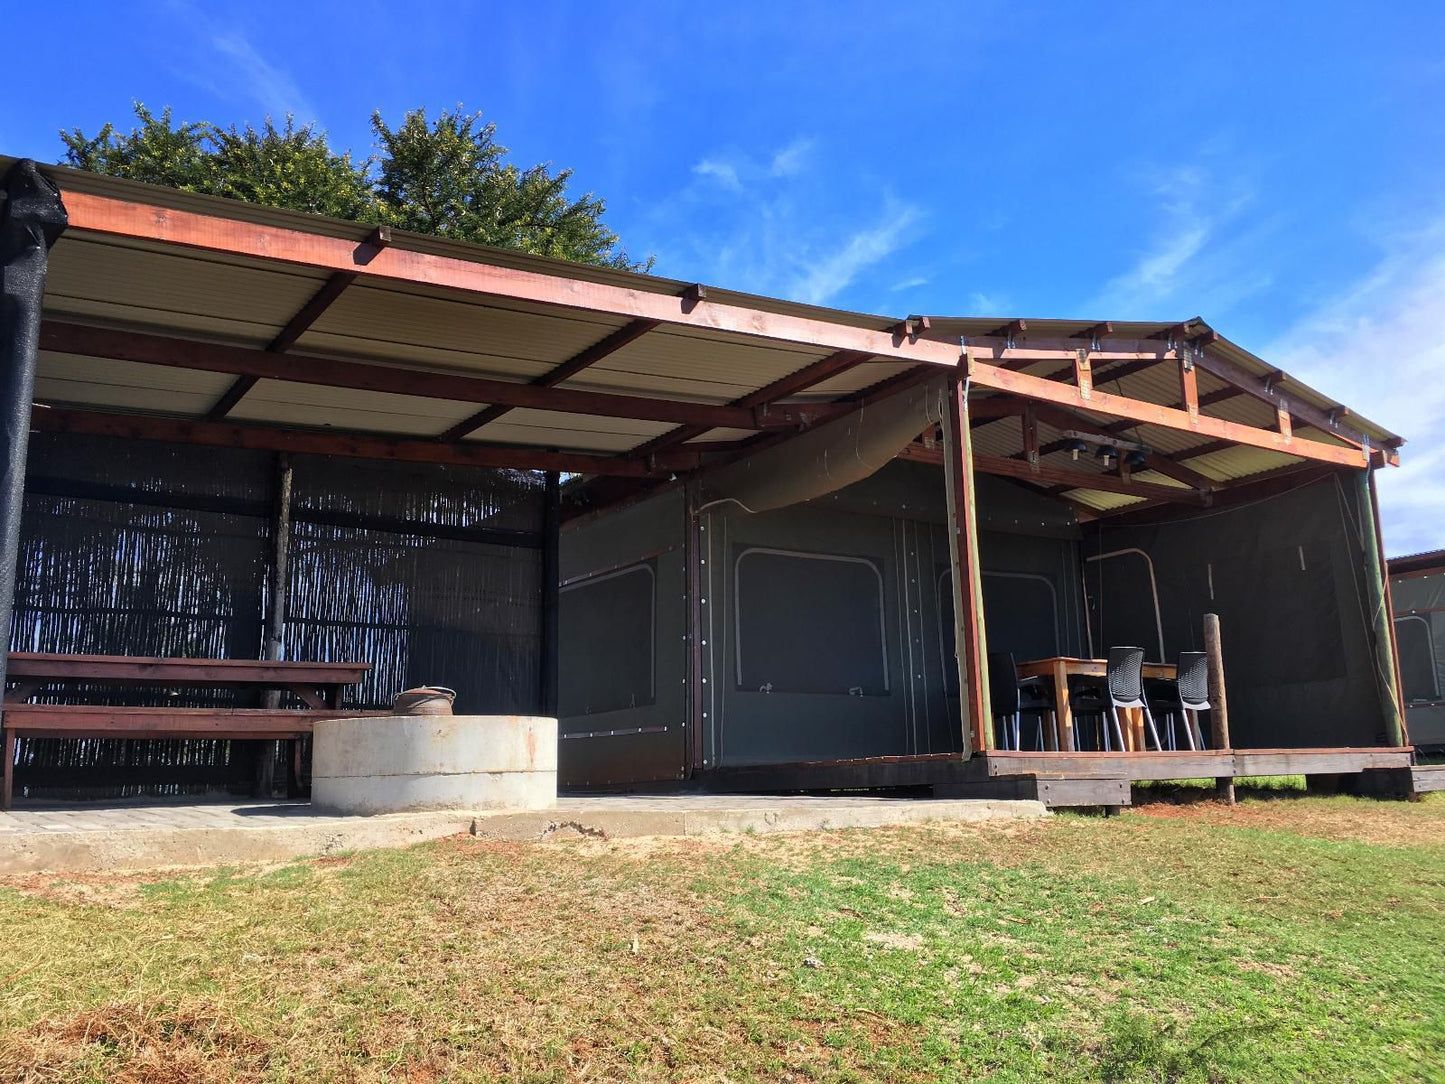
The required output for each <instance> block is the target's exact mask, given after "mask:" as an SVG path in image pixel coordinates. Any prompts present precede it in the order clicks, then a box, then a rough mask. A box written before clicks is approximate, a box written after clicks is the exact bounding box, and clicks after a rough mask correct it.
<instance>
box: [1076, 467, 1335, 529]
mask: <svg viewBox="0 0 1445 1084" xmlns="http://www.w3.org/2000/svg"><path fill="white" fill-rule="evenodd" d="M1344 469H1348V468H1341V467H1334V466H1330V465H1329V464H1324V463H1309V462H1305V463H1290V464H1287V465H1286V466H1283V467H1279V468H1276V469H1275V470H1271V471H1263V472H1261V473H1259V474H1254V475H1250V476H1249V477H1248V478H1240V479H1237V480H1236V481H1233V482H1229V483H1228V484H1226V485H1223V486H1221V487H1220V488H1219V489H1217V490H1215V492H1214V496H1213V500H1212V501H1211V502H1210V508H1211V509H1221V508H1229V507H1231V506H1233V505H1237V504H1247V503H1249V502H1251V501H1257V500H1262V499H1264V498H1266V497H1275V496H1279V495H1280V494H1282V493H1289V492H1292V491H1293V490H1296V489H1300V488H1301V487H1303V486H1307V485H1311V484H1313V483H1315V482H1318V481H1320V480H1322V479H1324V478H1329V477H1331V476H1332V475H1336V474H1339V473H1340V471H1341V470H1344ZM1178 514H1179V513H1178V510H1177V508H1174V507H1172V506H1169V505H1168V502H1165V501H1152V500H1151V501H1150V502H1148V503H1147V504H1135V505H1130V506H1129V507H1127V508H1116V509H1111V510H1109V511H1107V512H1101V513H1099V516H1100V518H1106V517H1107V518H1108V520H1109V522H1110V523H1119V524H1126V525H1136V526H1146V525H1148V524H1152V523H1160V522H1165V521H1167V520H1169V519H1172V518H1176V517H1177V516H1178Z"/></svg>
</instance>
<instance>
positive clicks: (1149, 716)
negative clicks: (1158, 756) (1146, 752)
mask: <svg viewBox="0 0 1445 1084" xmlns="http://www.w3.org/2000/svg"><path fill="white" fill-rule="evenodd" d="M1144 721H1145V722H1146V723H1148V724H1149V733H1151V734H1153V735H1154V748H1155V749H1158V750H1159V751H1160V752H1161V753H1162V752H1163V751H1164V743H1163V742H1161V741H1160V740H1159V728H1158V727H1157V726H1155V725H1154V713H1153V712H1151V711H1150V710H1149V701H1147V700H1146V701H1144ZM1171 745H1172V743H1171ZM1189 745H1190V747H1191V748H1192V747H1193V745H1194V739H1193V738H1190V739H1189Z"/></svg>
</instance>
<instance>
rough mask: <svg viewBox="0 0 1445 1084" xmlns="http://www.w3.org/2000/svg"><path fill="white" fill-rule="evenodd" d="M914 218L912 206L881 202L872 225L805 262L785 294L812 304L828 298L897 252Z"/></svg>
mask: <svg viewBox="0 0 1445 1084" xmlns="http://www.w3.org/2000/svg"><path fill="white" fill-rule="evenodd" d="M917 221H918V210H917V209H916V208H914V207H910V206H908V205H907V204H903V203H899V202H897V201H896V200H892V199H889V200H887V201H885V205H884V208H883V216H882V218H881V219H880V220H879V221H878V222H877V223H876V224H875V225H872V226H868V227H866V228H864V229H861V230H856V231H855V232H854V233H853V234H852V235H851V236H849V237H848V239H847V240H846V241H845V242H844V243H843V244H842V245H841V246H838V247H837V248H834V249H832V250H831V251H829V252H826V253H823V254H821V255H819V256H816V257H814V258H813V259H812V260H811V261H809V263H808V266H806V267H805V268H804V270H803V273H802V274H800V275H799V276H798V277H797V278H796V279H794V281H793V285H792V289H791V290H789V292H788V296H789V297H791V298H794V299H796V300H798V301H806V302H810V303H811V304H814V305H822V304H824V303H825V302H827V301H830V300H832V299H833V298H834V297H836V296H837V295H838V294H840V293H841V292H842V291H843V290H844V289H846V288H847V287H848V286H851V285H852V284H853V280H854V279H856V278H857V277H858V274H859V272H861V271H862V270H863V269H864V268H867V267H871V266H873V265H874V264H876V263H877V262H878V261H880V260H882V259H883V258H884V257H885V256H889V255H892V254H893V253H894V252H895V251H897V249H898V248H899V246H900V245H901V244H902V242H903V237H904V234H905V232H906V231H907V230H908V228H909V227H910V226H912V225H913V224H914V223H915V222H917Z"/></svg>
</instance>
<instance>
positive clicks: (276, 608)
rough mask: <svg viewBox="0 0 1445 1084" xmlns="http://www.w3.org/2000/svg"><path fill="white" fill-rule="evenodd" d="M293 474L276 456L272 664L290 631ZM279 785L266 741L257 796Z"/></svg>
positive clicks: (276, 702) (283, 457)
mask: <svg viewBox="0 0 1445 1084" xmlns="http://www.w3.org/2000/svg"><path fill="white" fill-rule="evenodd" d="M292 477H293V471H292V467H291V457H290V456H289V455H287V454H286V453H285V452H282V453H281V454H279V455H278V456H277V457H276V488H275V492H274V504H273V506H272V512H271V592H270V596H269V597H268V598H267V600H266V630H265V636H264V638H263V640H262V644H261V658H263V659H266V660H268V661H270V662H278V661H280V659H281V656H282V654H283V653H284V652H283V647H284V644H285V631H286V585H287V582H288V569H287V566H288V563H289V560H290V549H291V482H292ZM261 706H262V707H265V708H271V709H272V710H275V709H276V708H279V707H280V706H281V693H280V690H277V689H268V690H267V691H266V692H264V693H262V694H261ZM286 750H287V753H288V754H290V755H288V756H287V758H286V763H287V776H286V793H287V796H288V797H289V796H294V794H295V791H296V788H297V787H298V786H299V785H300V783H301V780H300V778H299V775H300V773H299V772H298V771H296V762H297V758H296V755H295V754H296V745H295V739H290V740H288V741H287V743H286ZM275 784H276V743H275V742H266V743H265V744H264V745H263V746H262V748H261V756H260V760H259V761H258V763H257V765H256V793H257V794H258V795H259V796H260V797H262V798H269V797H271V792H272V790H273V788H274V787H275Z"/></svg>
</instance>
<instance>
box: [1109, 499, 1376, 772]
mask: <svg viewBox="0 0 1445 1084" xmlns="http://www.w3.org/2000/svg"><path fill="white" fill-rule="evenodd" d="M1368 500H1369V498H1368V494H1367V491H1364V492H1363V494H1362V489H1361V487H1358V486H1355V485H1351V484H1349V483H1348V481H1347V480H1346V479H1343V478H1340V477H1333V478H1327V479H1325V480H1323V481H1320V482H1316V483H1314V484H1313V485H1309V486H1306V487H1303V488H1301V489H1296V490H1294V491H1292V492H1287V493H1284V494H1281V495H1278V496H1274V497H1270V498H1267V499H1263V500H1260V501H1257V502H1254V503H1251V504H1246V505H1240V506H1236V507H1232V508H1223V509H1205V510H1200V511H1198V512H1194V513H1192V514H1185V515H1175V516H1172V517H1171V518H1169V519H1168V520H1164V521H1162V522H1159V523H1155V524H1151V525H1142V526H1121V525H1112V524H1110V523H1109V521H1108V520H1103V521H1100V522H1098V523H1095V524H1091V525H1088V526H1087V527H1086V529H1085V538H1086V541H1085V544H1084V568H1085V573H1084V583H1085V588H1086V592H1087V597H1088V605H1089V614H1088V620H1089V628H1090V642H1091V653H1092V654H1094V655H1096V656H1097V655H1099V654H1100V653H1102V652H1104V651H1106V650H1107V649H1108V647H1109V646H1110V645H1112V644H1122V643H1129V644H1136V645H1139V646H1142V647H1143V648H1144V649H1145V650H1146V652H1147V653H1148V654H1147V657H1149V658H1154V659H1158V660H1159V661H1163V662H1169V661H1173V660H1174V658H1176V657H1177V655H1178V653H1179V652H1180V651H1199V650H1203V648H1204V644H1203V633H1202V618H1203V615H1204V614H1205V613H1216V614H1219V615H1220V621H1221V626H1222V630H1223V637H1222V639H1223V649H1224V664H1225V666H1224V669H1225V678H1226V682H1227V685H1228V691H1229V718H1230V731H1231V737H1232V741H1233V745H1234V746H1235V747H1236V748H1251V747H1254V748H1308V747H1344V746H1380V745H1387V744H1398V731H1396V732H1395V734H1394V735H1392V725H1394V726H1397V725H1398V724H1397V723H1394V722H1393V721H1392V719H1391V718H1390V714H1391V713H1390V712H1389V710H1388V708H1387V707H1386V705H1387V704H1388V703H1389V702H1390V701H1391V699H1392V696H1393V693H1392V691H1391V690H1392V688H1393V675H1392V674H1391V673H1390V672H1389V671H1388V669H1386V668H1383V667H1382V666H1381V665H1380V652H1381V644H1380V643H1379V640H1378V636H1377V626H1376V624H1375V622H1374V620H1373V617H1374V615H1373V613H1372V610H1373V608H1374V606H1375V605H1376V603H1375V599H1377V598H1378V597H1379V596H1378V591H1374V592H1372V591H1371V584H1370V578H1371V576H1372V571H1371V566H1370V561H1369V560H1368V554H1367V552H1366V536H1367V533H1368V532H1367V530H1366V527H1365V524H1367V522H1368V521H1369V519H1370V517H1371V509H1370V507H1369V504H1368ZM1373 575H1374V576H1375V578H1376V583H1377V584H1378V573H1373ZM1384 649H1385V651H1386V652H1388V644H1386V645H1384Z"/></svg>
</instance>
